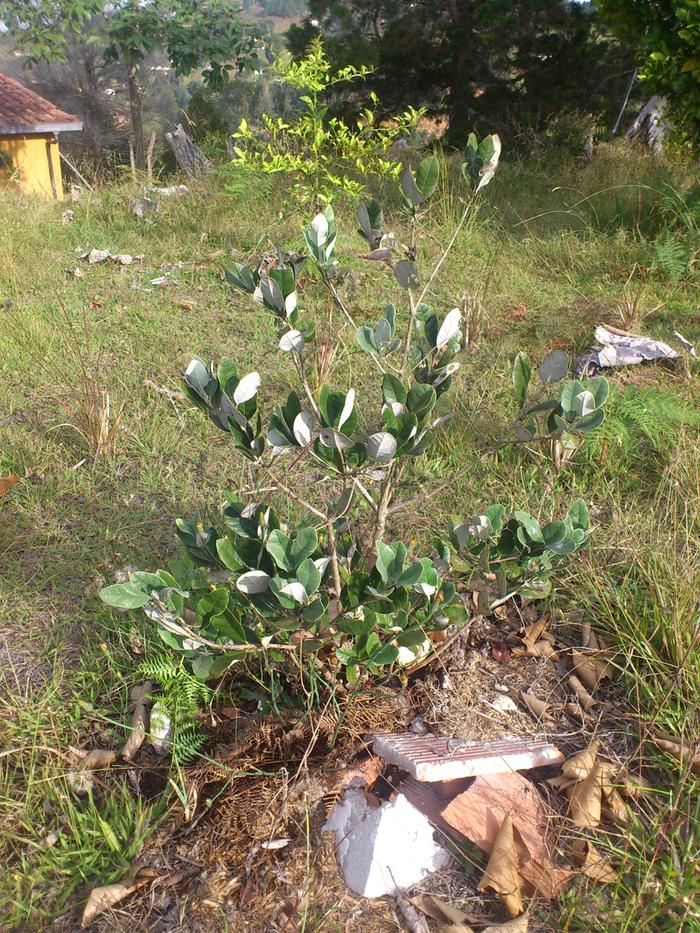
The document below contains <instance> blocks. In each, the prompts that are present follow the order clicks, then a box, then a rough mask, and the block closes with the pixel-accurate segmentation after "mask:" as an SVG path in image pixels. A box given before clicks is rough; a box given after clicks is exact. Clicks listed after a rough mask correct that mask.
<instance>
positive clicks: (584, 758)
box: [561, 741, 600, 781]
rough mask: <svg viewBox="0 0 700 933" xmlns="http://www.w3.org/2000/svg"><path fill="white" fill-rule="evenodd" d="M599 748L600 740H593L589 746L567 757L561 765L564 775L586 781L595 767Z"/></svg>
mask: <svg viewBox="0 0 700 933" xmlns="http://www.w3.org/2000/svg"><path fill="white" fill-rule="evenodd" d="M599 748H600V742H595V741H594V742H591V744H590V745H589V746H588V748H586V749H584V750H583V751H582V752H576V754H575V755H572V756H571V757H570V758H567V759H566V761H565V762H564V764H563V765H562V766H561V773H562V774H563V775H564V777H567V778H574V779H575V780H577V781H584V780H585V779H586V778H587V777H588V775H589V774H590V773H591V771H592V769H593V765H594V764H595V762H596V755H597V754H598V750H599Z"/></svg>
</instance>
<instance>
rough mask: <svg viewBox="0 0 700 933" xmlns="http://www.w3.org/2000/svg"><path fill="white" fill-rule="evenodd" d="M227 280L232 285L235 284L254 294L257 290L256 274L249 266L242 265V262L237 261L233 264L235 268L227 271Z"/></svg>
mask: <svg viewBox="0 0 700 933" xmlns="http://www.w3.org/2000/svg"><path fill="white" fill-rule="evenodd" d="M225 275H226V281H227V282H230V284H231V285H235V286H236V288H240V289H241V291H244V292H248V293H249V294H251V295H252V294H253V292H254V291H255V285H256V282H255V276H254V275H253V272H252V270H251V269H249V268H248V267H247V266H242V265H241V264H240V263H238V262H235V263H234V264H233V269H232V270H231V271H230V272H226V273H225Z"/></svg>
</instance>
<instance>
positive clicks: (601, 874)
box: [572, 839, 617, 884]
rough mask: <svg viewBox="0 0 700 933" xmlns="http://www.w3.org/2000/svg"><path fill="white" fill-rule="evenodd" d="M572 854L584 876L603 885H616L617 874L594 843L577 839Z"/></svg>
mask: <svg viewBox="0 0 700 933" xmlns="http://www.w3.org/2000/svg"><path fill="white" fill-rule="evenodd" d="M572 854H573V857H574V859H575V861H576V862H577V863H578V864H579V865H580V866H581V871H582V872H583V874H584V875H587V876H588V877H589V878H593V879H594V881H600V882H602V883H603V884H614V883H615V882H616V881H617V872H616V871H615V869H614V868H613V866H612V863H611V861H610V859H609V858H607V857H606V856H604V855H601V854H600V852H599V851H598V850H597V849H596V847H595V846H594V845H593V843H592V842H589V841H588V840H587V839H577V840H576V841H575V842H574V844H573V847H572Z"/></svg>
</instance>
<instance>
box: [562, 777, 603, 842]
mask: <svg viewBox="0 0 700 933" xmlns="http://www.w3.org/2000/svg"><path fill="white" fill-rule="evenodd" d="M602 796H603V789H602V773H601V766H600V762H596V763H595V765H594V766H593V768H592V769H591V771H590V774H589V775H588V777H587V778H586V779H585V780H584V781H579V782H578V783H577V784H575V785H574V786H573V787H571V788H570V790H569V816H570V817H571V819H572V821H573V823H574V824H575V825H576V826H586V827H590V828H593V827H596V826H598V824H599V823H600V814H601V803H602Z"/></svg>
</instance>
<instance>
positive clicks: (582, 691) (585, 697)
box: [568, 674, 596, 710]
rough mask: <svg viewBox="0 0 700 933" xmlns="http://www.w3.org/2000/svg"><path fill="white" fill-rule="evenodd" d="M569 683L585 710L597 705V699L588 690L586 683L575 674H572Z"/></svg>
mask: <svg viewBox="0 0 700 933" xmlns="http://www.w3.org/2000/svg"><path fill="white" fill-rule="evenodd" d="M568 683H569V686H570V687H571V689H572V691H573V692H574V694H575V695H576V699H577V700H578V701H579V703H580V704H581V706H582V707H583V708H584V709H585V710H589V709H591V708H592V707H593V706H595V703H596V701H595V700H594V699H593V697H592V696H591V695H590V693H589V692H588V690H586V688H585V687H584V685H583V684H582V683H581V681H580V680H579V679H578V677H577V676H576V675H575V674H572V675H571V677H569V681H568Z"/></svg>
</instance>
